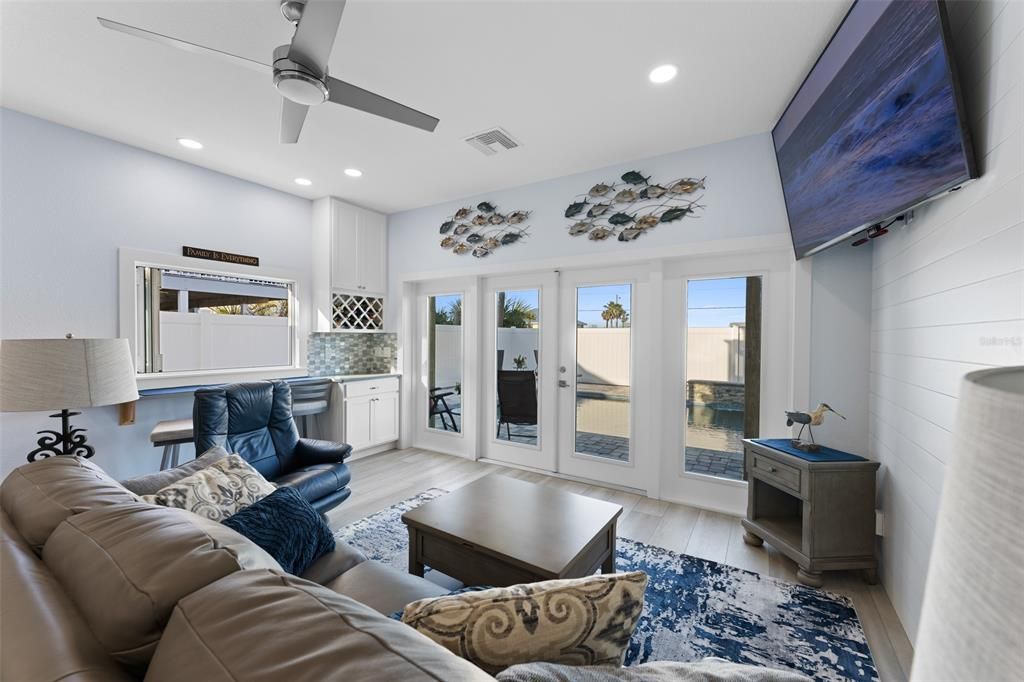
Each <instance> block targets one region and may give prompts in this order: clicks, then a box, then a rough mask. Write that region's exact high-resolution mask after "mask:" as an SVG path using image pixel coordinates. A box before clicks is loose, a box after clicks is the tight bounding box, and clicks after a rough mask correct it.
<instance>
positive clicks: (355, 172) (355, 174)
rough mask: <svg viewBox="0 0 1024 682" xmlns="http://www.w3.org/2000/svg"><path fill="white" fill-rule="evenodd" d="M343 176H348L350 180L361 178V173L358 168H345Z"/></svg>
mask: <svg viewBox="0 0 1024 682" xmlns="http://www.w3.org/2000/svg"><path fill="white" fill-rule="evenodd" d="M345 175H347V176H349V177H350V178H361V177H363V171H361V170H359V169H358V168H346V169H345Z"/></svg>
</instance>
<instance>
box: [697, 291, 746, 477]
mask: <svg viewBox="0 0 1024 682" xmlns="http://www.w3.org/2000/svg"><path fill="white" fill-rule="evenodd" d="M760 339H761V278H760V277H728V278H719V279H691V280H688V281H687V283H686V357H685V359H684V372H685V377H684V381H683V391H684V395H685V397H686V403H685V404H686V419H685V420H684V422H683V423H684V424H685V432H684V437H683V444H684V447H683V469H684V471H685V472H686V473H691V474H703V475H707V476H714V477H716V478H725V479H730V480H735V481H742V480H745V478H746V474H745V472H744V467H743V438H744V437H751V438H754V437H756V436H757V430H758V423H757V422H758V414H759V412H760Z"/></svg>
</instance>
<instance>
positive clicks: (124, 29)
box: [96, 17, 270, 73]
mask: <svg viewBox="0 0 1024 682" xmlns="http://www.w3.org/2000/svg"><path fill="white" fill-rule="evenodd" d="M96 20H97V21H98V22H100V25H101V26H103V27H104V28H109V29H111V30H112V31H120V32H121V33H127V34H128V35H130V36H135V37H136V38H145V39H146V40H152V41H153V42H154V43H161V44H163V45H167V46H169V47H176V48H178V49H179V50H185V51H186V52H193V53H195V54H205V55H210V56H212V57H219V58H221V59H225V60H227V61H229V62H231V63H232V64H235V65H237V66H244V67H245V68H247V69H255V70H256V71H261V72H263V73H267V72H268V71H269V70H270V65H268V64H263V63H261V62H257V61H255V60H253V59H246V58H245V57H239V56H238V55H235V54H230V53H228V52H222V51H221V50H215V49H213V48H212V47H206V46H205V45H197V44H195V43H190V42H188V41H187V40H179V39H178V38H171V37H170V36H165V35H163V34H161V33H154V32H153V31H147V30H146V29H144V28H137V27H135V26H129V25H128V24H122V23H120V22H117V21H111V20H110V19H104V18H103V17H96Z"/></svg>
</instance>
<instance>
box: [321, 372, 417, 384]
mask: <svg viewBox="0 0 1024 682" xmlns="http://www.w3.org/2000/svg"><path fill="white" fill-rule="evenodd" d="M400 376H402V373H401V372H387V373H384V374H335V375H333V376H332V375H328V376H327V377H326V378H327V379H330V380H331V381H334V382H336V383H339V384H344V383H346V382H349V381H367V380H369V379H383V378H384V377H400Z"/></svg>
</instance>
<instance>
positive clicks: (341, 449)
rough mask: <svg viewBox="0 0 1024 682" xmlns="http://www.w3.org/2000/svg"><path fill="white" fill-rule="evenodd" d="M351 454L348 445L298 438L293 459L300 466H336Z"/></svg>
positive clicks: (350, 447)
mask: <svg viewBox="0 0 1024 682" xmlns="http://www.w3.org/2000/svg"><path fill="white" fill-rule="evenodd" d="M351 453H352V446H351V445H349V444H348V443H335V442H333V441H329V440H316V439H315V438H300V439H299V442H298V443H296V445H295V458H296V459H297V460H298V462H299V464H300V466H309V465H311V464H337V463H339V462H344V461H345V458H346V457H348V456H349V455H350V454H351Z"/></svg>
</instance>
